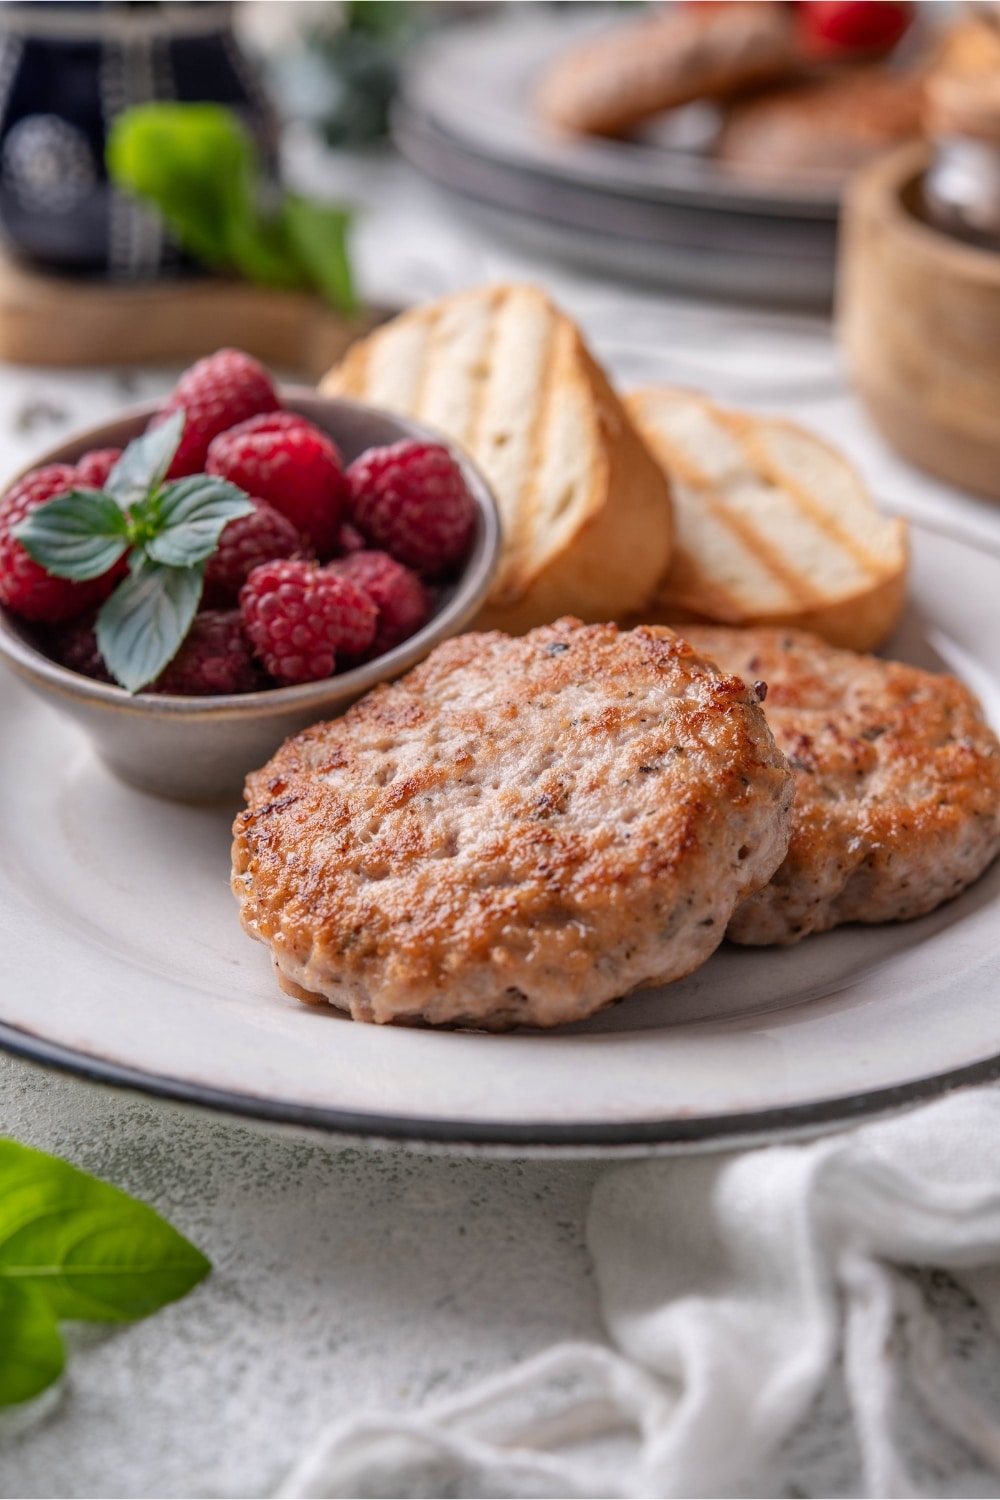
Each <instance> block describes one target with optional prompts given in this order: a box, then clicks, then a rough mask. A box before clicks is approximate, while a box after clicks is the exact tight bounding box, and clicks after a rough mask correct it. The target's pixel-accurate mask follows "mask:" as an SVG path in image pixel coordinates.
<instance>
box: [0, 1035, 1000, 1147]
mask: <svg viewBox="0 0 1000 1500" xmlns="http://www.w3.org/2000/svg"><path fill="white" fill-rule="evenodd" d="M0 1049H2V1050H3V1051H5V1052H9V1053H11V1054H12V1055H13V1056H15V1057H22V1058H24V1059H25V1060H26V1061H28V1062H33V1063H39V1064H41V1065H42V1066H44V1067H47V1068H55V1069H57V1070H58V1071H59V1072H61V1073H70V1074H73V1075H74V1076H75V1077H78V1078H83V1079H86V1080H87V1081H88V1082H90V1083H103V1084H110V1085H111V1086H112V1087H114V1088H120V1089H129V1090H131V1091H132V1092H134V1093H141V1094H147V1095H152V1096H153V1097H154V1098H158V1099H168V1100H171V1101H173V1102H174V1103H177V1104H189V1105H195V1106H197V1107H198V1108H200V1109H207V1110H212V1111H215V1112H217V1113H220V1114H226V1115H233V1116H236V1117H238V1118H243V1119H252V1120H258V1121H264V1122H267V1123H270V1124H277V1125H293V1126H298V1127H300V1128H305V1129H309V1130H319V1131H324V1132H326V1133H327V1134H330V1135H342V1136H345V1137H348V1138H352V1139H354V1140H359V1139H367V1140H374V1141H386V1142H393V1143H398V1144H403V1145H405V1144H407V1143H412V1144H424V1143H431V1144H439V1145H445V1146H447V1145H450V1146H471V1147H476V1146H506V1147H515V1148H516V1147H519V1146H520V1147H522V1148H525V1149H530V1148H535V1147H539V1146H545V1147H550V1148H558V1147H566V1148H576V1150H577V1151H579V1150H580V1148H586V1147H628V1146H638V1147H642V1146H657V1145H662V1146H669V1145H677V1146H683V1145H693V1144H696V1143H697V1144H707V1143H712V1144H713V1145H714V1144H718V1146H719V1148H720V1149H722V1148H723V1147H724V1146H725V1145H726V1143H727V1142H729V1141H735V1140H751V1141H752V1139H753V1138H754V1137H761V1136H768V1135H772V1134H775V1133H778V1132H781V1133H789V1132H793V1131H808V1130H809V1129H810V1128H822V1127H823V1126H825V1125H838V1124H839V1125H851V1124H854V1123H858V1122H860V1121H862V1120H864V1119H866V1118H867V1117H868V1116H871V1115H877V1114H881V1113H884V1112H886V1111H888V1110H892V1109H895V1108H899V1107H902V1106H904V1105H907V1104H917V1103H919V1102H921V1101H922V1100H926V1099H932V1098H935V1097H936V1096H937V1095H939V1094H944V1093H947V1092H949V1091H950V1090H952V1089H957V1088H968V1087H970V1086H971V1085H973V1084H978V1083H989V1082H991V1081H992V1080H994V1079H997V1078H1000V1057H991V1058H988V1059H987V1060H986V1061H984V1062H977V1063H970V1064H969V1065H968V1066H967V1067H964V1068H956V1069H953V1070H952V1071H951V1072H948V1073H938V1074H932V1075H931V1076H929V1077H927V1078H919V1079H916V1080H914V1081H912V1082H908V1083H902V1084H894V1085H893V1086H892V1087H890V1088H884V1089H873V1090H871V1091H870V1092H868V1093H863V1094H844V1095H842V1096H840V1097H839V1098H835V1099H824V1100H822V1101H819V1102H817V1103H813V1104H796V1105H788V1106H787V1107H784V1108H781V1109H764V1110H755V1111H753V1112H751V1113H748V1114H734V1115H715V1116H711V1117H707V1118H706V1117H699V1118H697V1119H685V1118H684V1117H683V1116H681V1117H677V1118H674V1119H664V1120H635V1121H627V1122H624V1123H622V1124H609V1125H588V1124H584V1123H578V1124H572V1125H553V1124H551V1123H549V1122H548V1121H542V1122H538V1123H530V1122H529V1123H525V1124H512V1123H509V1122H507V1121H489V1120H482V1121H455V1120H440V1119H434V1118H427V1119H422V1118H419V1117H413V1116H400V1115H379V1114H364V1113H361V1112H359V1111H356V1110H340V1109H326V1108H323V1107H322V1106H320V1105H308V1104H293V1103H291V1102H290V1101H287V1100H276V1099H261V1098H256V1097H255V1096H254V1095H252V1094H237V1093H233V1092H232V1091H230V1090H228V1089H214V1088H208V1087H205V1086H203V1085H201V1084H193V1083H187V1082H185V1081H184V1080H183V1079H180V1078H167V1077H162V1076H161V1075H159V1074H157V1073H144V1072H141V1071H140V1070H139V1069H137V1068H130V1067H126V1066H124V1065H122V1064H120V1063H114V1062H107V1061H105V1060H103V1059H101V1058H94V1057H89V1056H88V1055H87V1054H86V1053H85V1052H77V1051H74V1050H73V1049H72V1048H69V1047H63V1046H60V1045H59V1044H57V1043H53V1042H46V1041H43V1040H41V1038H39V1037H35V1036H32V1035H31V1033H30V1032H27V1031H22V1030H21V1029H20V1028H19V1027H16V1026H10V1025H8V1024H7V1023H6V1022H0Z"/></svg>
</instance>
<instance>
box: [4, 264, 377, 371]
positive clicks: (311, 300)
mask: <svg viewBox="0 0 1000 1500" xmlns="http://www.w3.org/2000/svg"><path fill="white" fill-rule="evenodd" d="M386 316H388V313H387V312H385V311H381V310H379V311H375V310H366V311H365V312H363V313H361V314H359V315H358V316H357V317H351V318H348V317H345V316H344V315H343V314H340V313H337V312H336V311H334V309H333V308H331V307H330V306H329V305H328V304H327V303H326V302H323V301H322V300H321V299H320V298H319V297H316V296H313V295H312V294H310V293H308V292H281V291H274V290H272V289H271V288H268V287H256V286H250V285H249V284H248V283H246V282H241V281H227V280H223V279H222V278H218V277H208V276H206V277H203V278H198V279H191V280H183V281H182V280H177V281H157V282H151V283H145V284H143V285H121V286H115V285H112V284H109V283H108V282H106V281H102V280H97V279H84V278H82V277H68V276H66V277H62V276H55V275H47V274H45V273H43V272H39V271H34V270H28V269H26V268H25V267H23V266H21V265H19V264H17V263H16V262H14V261H12V260H11V259H9V258H8V257H6V256H3V255H0V360H5V361H8V362H10V363H12V364H30V365H57V366H60V367H66V366H87V365H118V364H183V363H187V362H189V361H190V360H193V359H197V358H199V357H200V356H201V355H203V354H211V353H212V352H213V350H215V349H221V348H224V347H235V348H238V349H245V350H246V351H247V353H249V354H253V355H255V356H256V357H257V358H258V359H260V360H262V361H263V363H264V364H267V365H274V366H277V367H278V368H281V369H286V370H293V371H296V372H299V373H301V374H302V375H304V376H305V377H307V378H308V379H309V380H315V379H318V377H319V376H320V375H322V374H323V373H324V371H326V370H327V369H329V367H330V365H332V364H333V363H334V362H335V361H336V360H338V359H339V358H340V357H341V355H342V354H343V353H344V351H345V349H346V348H347V347H348V345H349V344H351V343H353V341H354V340H355V339H356V338H359V337H360V336H361V335H362V334H365V333H368V332H370V330H371V329H372V328H373V327H374V326H375V325H376V324H377V323H379V322H381V321H382V320H383V319H384V318H385V317H386Z"/></svg>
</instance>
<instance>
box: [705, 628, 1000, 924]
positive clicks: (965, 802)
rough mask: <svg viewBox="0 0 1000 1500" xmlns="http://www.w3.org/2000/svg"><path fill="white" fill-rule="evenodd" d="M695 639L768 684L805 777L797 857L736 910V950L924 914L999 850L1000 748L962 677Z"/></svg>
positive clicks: (740, 637) (800, 788) (796, 767)
mask: <svg viewBox="0 0 1000 1500" xmlns="http://www.w3.org/2000/svg"><path fill="white" fill-rule="evenodd" d="M683 629H684V634H685V636H686V637H687V639H688V640H690V641H691V643H692V645H693V646H694V647H695V649H696V650H697V651H700V652H704V653H706V654H708V655H711V656H712V658H713V659H714V660H716V661H717V662H718V663H719V665H720V667H722V668H723V670H725V671H729V672H733V673H736V674H739V675H740V676H742V677H743V678H744V679H746V680H753V679H762V680H763V681H765V682H766V683H767V687H768V691H767V698H766V700H765V706H764V711H765V714H766V716H767V721H768V724H769V725H770V727H771V730H772V732H773V734H774V737H775V740H776V742H777V744H778V745H779V747H780V748H781V749H782V750H783V751H784V753H785V755H786V756H787V757H788V761H789V764H790V765H791V767H792V771H793V773H794V775H795V811H794V822H793V828H792V836H791V840H790V842H789V846H788V854H787V856H786V858H785V860H784V861H783V862H782V864H781V866H780V868H779V869H778V870H777V872H776V873H775V875H774V877H773V879H772V880H771V881H770V883H769V884H768V885H767V886H766V887H764V888H763V889H762V890H759V891H757V892H756V893H754V894H753V895H751V896H749V897H748V898H747V899H745V900H744V901H743V902H742V903H741V904H740V905H739V906H738V907H737V909H736V911H735V912H734V914H733V919H732V921H731V922H730V924H729V931H728V934H727V936H728V937H730V938H731V939H732V940H733V941H734V942H737V943H747V944H752V945H755V946H757V945H763V944H771V943H781V944H789V943H796V942H798V941H799V940H800V939H801V938H803V937H805V936H806V935H807V934H808V933H811V932H825V931H827V930H828V929H829V928H831V927H836V926H839V925H840V924H841V923H843V922H866V923H869V922H890V921H905V920H907V919H909V918H912V917H919V916H924V915H925V914H926V913H927V912H930V911H933V910H934V908H935V907H937V906H939V905H940V904H941V903H942V902H943V901H947V900H950V899H951V898H952V897H954V896H956V895H958V894H959V892H961V891H962V890H964V889H965V887H966V886H967V885H969V884H971V882H972V881H974V880H976V879H978V877H979V876H980V875H981V874H982V872H983V870H984V869H985V868H986V867H987V865H988V864H989V863H990V862H991V861H992V860H993V859H994V858H995V857H996V855H997V854H998V853H1000V743H998V741H997V737H996V735H995V734H994V733H993V731H992V730H991V729H990V728H989V726H988V725H987V724H986V723H985V721H984V719H983V714H982V709H981V708H980V706H979V704H978V702H977V701H976V699H975V697H974V696H973V694H972V693H971V692H970V691H969V689H968V688H966V687H965V686H964V685H963V684H962V683H960V682H958V681H956V679H955V678H954V677H950V676H945V675H940V676H939V675H937V674H935V673H931V672H925V671H922V670H920V669H919V668H917V667H911V666H907V665H906V664H904V663H902V662H892V661H883V660H881V659H879V658H877V657H874V656H861V655H856V654H855V653H854V652H847V651H839V650H835V649H833V648H832V647H830V646H828V645H826V643H825V642H823V641H821V640H819V639H818V638H817V637H816V636H814V635H807V634H805V633H804V632H800V631H791V630H725V629H722V628H718V627H715V628H692V627H690V626H685V627H683Z"/></svg>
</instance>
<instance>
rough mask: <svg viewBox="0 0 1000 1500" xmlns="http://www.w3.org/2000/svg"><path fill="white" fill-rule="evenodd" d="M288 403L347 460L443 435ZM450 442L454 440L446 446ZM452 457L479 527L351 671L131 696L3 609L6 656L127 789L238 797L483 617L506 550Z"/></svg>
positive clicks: (361, 411) (91, 443)
mask: <svg viewBox="0 0 1000 1500" xmlns="http://www.w3.org/2000/svg"><path fill="white" fill-rule="evenodd" d="M281 394H282V399H283V400H284V403H285V405H286V406H287V407H288V408H289V409H290V410H291V411H297V412H301V413H302V415H303V416H305V417H308V418H309V420H310V421H312V422H315V423H316V425H317V427H321V428H322V429H323V431H324V432H328V433H329V434H330V436H331V437H332V438H333V440H334V442H335V443H336V444H337V447H338V448H339V449H340V451H341V453H342V454H343V457H344V462H345V463H350V462H351V460H352V459H354V458H356V457H357V456H358V454H359V453H363V452H364V450H365V449H366V448H372V447H376V446H381V445H382V444H386V443H397V442H400V441H401V440H403V439H407V438H410V439H419V440H421V441H426V442H435V443H440V442H442V441H443V439H442V438H441V437H440V435H439V434H437V433H433V432H430V431H429V430H428V429H427V428H425V427H422V426H420V424H419V423H417V422H411V421H409V420H407V419H406V418H404V417H397V416H392V415H390V414H389V413H388V412H383V411H375V410H373V409H372V408H371V407H368V406H361V405H359V404H358V403H357V402H355V401H340V400H334V399H333V398H332V397H324V396H317V395H316V394H315V392H314V391H311V390H309V389H307V388H305V387H297V386H290V387H286V388H285V389H283V390H282V393H281ZM155 410H156V407H155V406H154V405H147V406H141V407H135V408H133V409H132V410H130V411H129V412H127V413H125V414H124V415H123V416H121V417H119V418H118V419H117V420H116V421H114V422H106V423H104V424H103V425H102V426H100V427H93V428H91V429H90V430H89V431H87V432H82V433H79V434H78V435H77V436H76V437H74V438H72V439H71V440H70V441H68V442H66V443H63V444H62V445H61V446H60V447H58V448H54V449H52V450H51V452H49V453H46V454H44V455H43V456H42V457H41V458H39V459H38V460H37V461H36V463H35V464H33V465H32V467H33V468H35V467H40V466H41V465H42V464H53V463H72V462H73V461H74V460H75V459H77V458H80V457H81V456H82V455H83V454H84V453H86V452H88V451H90V450H91V449H94V448H120V447H124V445H125V444H126V443H128V442H129V441H131V439H132V438H134V437H137V436H138V435H139V433H140V432H142V431H143V430H144V428H145V426H146V423H147V422H148V421H149V418H150V417H151V416H152V414H153V412H154V411H155ZM448 446H450V445H448ZM450 451H451V453H452V456H453V458H454V459H455V461H456V462H457V463H458V465H459V467H460V468H461V470H462V473H463V474H464V476H465V481H466V484H467V485H468V487H469V492H470V494H471V495H472V498H473V500H474V501H475V503H476V512H477V523H476V532H475V537H474V540H473V544H472V549H471V551H470V554H469V557H468V560H467V561H466V563H465V566H464V568H463V569H462V573H461V576H460V577H459V579H458V581H457V583H456V584H454V585H453V586H452V587H451V588H449V589H448V590H447V592H446V593H445V595H444V597H443V598H442V600H441V602H440V604H439V606H438V608H437V610H436V611H435V613H434V615H433V616H432V617H431V619H430V620H429V621H428V623H427V624H426V625H425V626H424V628H423V629H422V630H418V631H417V633H416V635H413V636H411V637H410V639H409V640H407V641H404V642H403V643H402V645H399V646H397V647H395V649H394V650H392V651H387V652H386V653H385V655H384V656H380V657H378V658H377V659H376V660H374V661H370V662H366V663H365V664H364V665H363V666H360V667H356V668H355V669H354V670H353V671H350V672H343V673H340V674H339V675H338V676H336V677H328V678H326V679H325V680H324V681H322V682H306V683H302V684H300V685H299V686H297V687H285V688H270V689H267V690H266V691H262V692H258V693H239V694H235V693H234V694H227V695H219V696H216V697H205V698H182V697H178V696H173V695H168V694H162V695H161V694H157V693H136V694H135V695H134V696H130V695H129V694H128V693H126V692H125V690H124V689H123V688H120V687H114V686H111V685H109V684H107V683H103V682H97V681H95V680H94V679H92V678H90V677H84V676H82V675H81V674H79V673H77V672H71V671H68V670H67V668H65V667H61V666H59V665H58V664H57V663H56V662H54V661H52V660H50V659H49V657H47V656H46V655H44V653H43V652H42V651H40V650H39V649H38V647H37V646H35V645H34V644H33V641H32V632H31V627H30V626H29V625H26V624H25V623H24V622H23V621H20V620H17V619H16V618H15V617H14V616H13V615H12V614H11V613H10V612H9V611H8V610H5V609H0V659H2V660H4V661H6V663H7V664H8V666H10V667H12V668H13V670H14V671H15V672H16V673H17V674H18V676H19V677H22V678H23V679H24V681H25V682H26V683H28V685H29V687H31V688H32V689H33V690H34V691H35V692H36V693H38V694H39V696H40V697H42V698H44V699H46V700H47V701H48V702H49V703H51V704H52V705H53V706H54V707H56V708H58V709H60V710H61V711H62V712H63V713H65V714H67V715H68V716H69V717H70V718H71V719H73V720H75V722H76V723H77V724H78V725H79V726H80V727H81V728H82V729H83V730H85V731H86V733H87V734H88V735H89V736H90V738H91V740H92V741H93V744H94V749H95V750H96V752H97V754H98V755H99V756H100V758H101V760H103V761H104V763H105V765H106V766H107V767H108V769H109V770H111V771H113V772H114V774H115V775H116V776H120V777H121V779H122V780H123V781H127V782H130V783H131V785H132V786H137V787H140V788H141V789H142V790H143V791H147V792H156V793H158V794H159V795H160V796H164V797H176V798H179V799H181V800H183V801H188V802H205V801H214V800H217V799H219V798H222V797H229V796H235V795H238V794H239V792H240V790H241V788H242V785H243V778H244V777H245V775H246V773H247V772H248V771H252V770H254V769H255V768H256V767H257V766H260V765H261V764H263V762H264V761H266V760H267V758H268V756H270V755H271V754H272V752H273V751H274V750H276V749H277V748H278V746H279V745H280V744H281V742H282V741H283V740H284V739H286V738H287V737H288V736H289V735H290V734H294V733H295V732H296V731H297V730H299V729H304V728H305V727H306V725H307V724H312V723H315V722H316V721H317V720H319V719H329V718H335V717H336V716H337V715H338V714H341V713H343V712H344V710H345V709H346V708H348V707H349V705H350V704H352V703H353V702H354V701H355V700H356V699H357V698H360V697H361V696H362V694H363V693H366V692H368V690H369V689H370V688H373V687H375V685H376V684H377V683H379V682H388V681H390V680H391V679H392V678H394V677H398V676H400V674H401V673H403V672H406V671H408V670H409V668H410V667H412V666H415V665H416V663H417V662H418V661H420V660H422V658H423V657H425V656H426V655H427V653H428V652H429V651H431V650H432V648H433V647H434V646H436V645H438V643H439V642H440V641H443V640H446V639H447V638H448V637H449V636H452V635H457V634H458V633H459V631H460V630H461V629H462V628H463V626H465V625H467V624H468V622H469V621H470V620H471V619H472V617H473V616H474V615H475V614H476V613H477V611H478V610H479V608H480V606H481V605H482V603H483V601H484V600H485V598H486V595H487V593H488V591H489V587H490V583H491V582H492V579H493V574H494V572H495V571H496V566H497V559H498V557H499V551H500V521H499V517H498V515H497V508H496V504H495V502H494V500H493V496H492V494H491V493H490V490H489V487H488V486H487V484H486V481H485V480H484V479H483V477H482V475H481V474H480V473H479V472H478V470H477V469H476V468H475V467H474V466H473V465H472V464H471V463H470V462H469V460H468V459H467V458H466V457H465V455H464V454H463V453H461V452H459V451H458V450H457V449H455V448H451V450H450Z"/></svg>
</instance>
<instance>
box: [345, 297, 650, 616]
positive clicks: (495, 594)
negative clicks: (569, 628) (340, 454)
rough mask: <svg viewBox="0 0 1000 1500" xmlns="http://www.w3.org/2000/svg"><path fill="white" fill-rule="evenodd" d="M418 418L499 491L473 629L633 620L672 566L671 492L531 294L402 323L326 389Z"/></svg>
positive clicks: (447, 302) (452, 301)
mask: <svg viewBox="0 0 1000 1500" xmlns="http://www.w3.org/2000/svg"><path fill="white" fill-rule="evenodd" d="M320 390H321V391H322V392H323V394H324V395H334V396H351V397H356V398H357V399H359V400H362V401H368V402H371V404H372V405H373V406H381V407H385V408H387V409H388V410H390V411H395V412H401V413H403V414H404V415H406V416H412V417H415V418H417V419H419V420H420V421H422V422H426V423H427V424H428V426H430V427H433V428H436V429H437V430H438V431H439V432H441V433H443V434H444V435H445V436H447V437H448V438H450V439H451V440H452V441H453V442H456V443H458V444H459V445H460V446H461V447H463V448H464V449H465V450H466V452H467V453H469V455H470V456H471V457H472V459H473V460H474V462H475V463H477V464H478V465H479V467H480V469H482V471H483V473H484V474H485V476H486V478H487V479H488V481H489V482H490V484H491V485H492V487H493V491H494V494H495V495H496V498H497V503H498V505H499V507H500V514H501V520H502V524H503V538H504V539H503V552H502V556H501V561H500V568H499V572H498V574H497V578H496V582H495V584H494V587H493V591H492V593H491V595H490V598H489V600H488V601H487V605H486V610H485V613H484V614H483V615H481V616H480V618H479V621H478V622H477V623H478V625H479V626H480V627H481V628H485V629H493V628H499V629H501V630H507V631H510V632H511V633H512V634H518V633H520V632H522V631H525V630H529V629H531V628H532V627H534V626H536V625H542V624H546V623H548V622H549V621H550V620H554V619H557V618H558V617H559V616H560V615H565V614H572V615H577V616H579V617H580V618H581V619H584V620H588V621H601V620H608V619H614V618H616V617H618V616H621V615H627V614H634V613H635V612H636V611H637V610H639V609H641V608H642V606H643V605H644V604H645V602H646V601H647V600H648V599H649V597H650V595H651V594H652V592H653V590H654V588H655V586H656V583H657V580H658V579H659V577H660V576H661V574H662V573H663V570H664V568H665V567H666V565H667V561H668V558H669V554H670V543H671V537H672V521H671V509H670V493H669V487H668V484H667V480H666V478H665V476H664V474H663V472H662V470H661V469H660V467H659V466H658V464H657V463H656V462H655V460H654V459H653V458H652V456H651V455H650V453H649V451H648V450H647V448H646V447H645V445H644V444H643V442H642V441H641V439H640V438H639V436H638V434H637V433H636V431H635V428H634V427H633V425H632V423H631V421H630V420H629V418H628V417H627V415H626V413H625V410H624V407H623V406H622V404H621V402H620V401H619V399H618V397H617V396H616V395H615V393H614V392H613V391H612V389H611V387H610V385H609V384H608V382H607V380H606V378H605V376H604V374H603V372H602V371H601V369H600V368H599V366H598V365H597V364H596V363H595V362H594V360H593V359H592V358H591V356H590V354H589V352H588V350H587V348H586V346H585V345H584V342H583V339H582V338H581V336H580V333H579V330H578V329H577V328H576V326H575V324H573V323H572V322H571V321H570V319H569V318H567V317H565V316H564V315H563V314H562V313H560V312H559V311H558V310H557V309H556V308H555V307H553V305H552V303H551V302H550V301H549V300H548V298H547V297H545V296H544V294H543V293H542V292H540V291H538V290H536V289H535V288H534V287H530V286H498V287H484V288H477V289H475V290H473V291H468V292H460V293H458V294H457V295H455V296H452V297H446V298H444V299H443V300H442V301H440V302H434V303H431V304H430V305H429V306H427V307H421V308H418V309H416V310H415V311H413V312H407V313H403V314H402V316H400V317H398V318H395V319H394V320H393V321H392V322H391V323H387V324H386V325H385V326H384V327H382V328H380V329H378V330H377V331H376V332H375V333H373V334H372V335H370V337H368V338H366V339H363V340H361V342H360V343H357V344H355V345H354V346H353V347H352V348H351V349H350V350H349V351H348V353H347V356H346V357H345V359H344V360H343V361H342V363H341V364H340V365H338V366H336V367H335V368H334V369H333V370H332V371H330V373H329V374H328V375H327V376H326V378H325V380H324V381H323V382H322V384H321V386H320Z"/></svg>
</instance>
